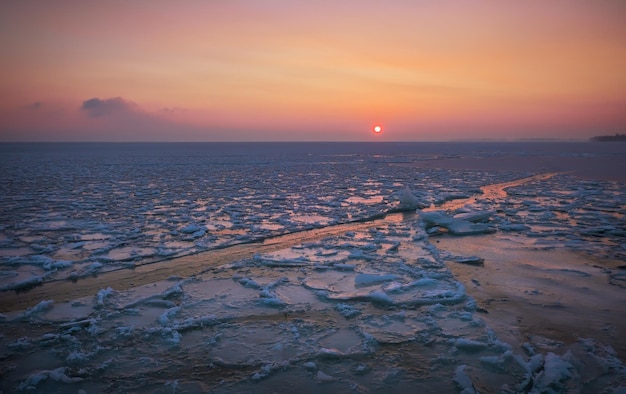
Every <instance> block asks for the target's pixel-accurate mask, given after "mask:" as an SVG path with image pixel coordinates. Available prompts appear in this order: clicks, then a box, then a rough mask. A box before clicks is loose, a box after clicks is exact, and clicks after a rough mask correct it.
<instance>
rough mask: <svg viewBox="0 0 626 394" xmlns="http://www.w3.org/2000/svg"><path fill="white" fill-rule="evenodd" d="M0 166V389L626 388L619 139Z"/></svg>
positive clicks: (211, 148) (78, 158)
mask: <svg viewBox="0 0 626 394" xmlns="http://www.w3.org/2000/svg"><path fill="white" fill-rule="evenodd" d="M0 168H1V169H2V171H1V172H0V289H1V290H2V292H0V312H2V314H0V355H1V357H0V376H2V379H1V383H0V386H1V387H0V390H3V391H4V392H13V391H20V390H24V391H29V390H35V391H45V392H59V393H60V392H86V393H90V392H164V393H166V392H180V393H183V392H208V391H210V392H224V393H239V392H260V393H263V392H267V393H271V392H286V391H295V390H298V391H302V392H383V391H385V392H399V393H400V392H422V391H424V392H461V391H463V392H466V393H471V392H493V391H503V392H538V393H539V392H571V391H582V392H590V393H595V392H623V390H626V369H625V366H624V364H623V360H624V357H626V346H625V340H624V339H623V338H622V333H623V332H624V329H626V323H625V320H626V318H625V317H624V312H625V310H624V306H623V305H626V304H625V303H624V302H625V301H626V290H625V287H626V282H625V281H626V262H625V260H626V237H625V235H626V219H625V213H626V179H624V178H625V177H626V175H625V174H624V173H623V171H620V170H619V169H623V168H626V146H625V145H623V144H619V143H614V144H610V143H609V144H602V143H397V144H396V143H390V144H384V143H383V144H366V143H354V144H349V143H328V144H326V143H315V144H305V143H264V144H253V143H232V144H228V143H223V144H222V143H220V144H5V145H2V146H0ZM616 169H617V170H616ZM397 211H403V212H398V213H395V212H397ZM504 290H506V291H504ZM512 316H515V318H512ZM545 316H551V317H552V320H550V319H545V318H544V317H545ZM581 316H582V317H583V318H581ZM585 316H587V318H584V317H585ZM620 390H622V391H620Z"/></svg>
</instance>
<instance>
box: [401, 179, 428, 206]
mask: <svg viewBox="0 0 626 394" xmlns="http://www.w3.org/2000/svg"><path fill="white" fill-rule="evenodd" d="M425 207H426V204H424V203H422V202H420V201H419V200H418V198H417V197H415V195H414V194H413V192H411V189H409V186H408V185H406V186H404V189H402V192H401V193H400V205H398V210H399V211H413V210H415V209H418V208H425Z"/></svg>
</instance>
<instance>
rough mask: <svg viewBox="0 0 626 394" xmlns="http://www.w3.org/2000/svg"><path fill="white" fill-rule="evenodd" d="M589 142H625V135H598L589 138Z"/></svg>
mask: <svg viewBox="0 0 626 394" xmlns="http://www.w3.org/2000/svg"><path fill="white" fill-rule="evenodd" d="M591 141H601V142H605V141H626V134H615V135H598V136H596V137H593V138H591Z"/></svg>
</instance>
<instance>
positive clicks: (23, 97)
mask: <svg viewBox="0 0 626 394" xmlns="http://www.w3.org/2000/svg"><path fill="white" fill-rule="evenodd" d="M625 20H626V2H624V1H621V0H615V1H609V0H607V1H565V0H562V1H549V2H543V1H524V2H508V1H476V2H474V1H472V2H468V1H445V0H443V1H441V0H439V1H417V0H415V1H409V0H395V1H384V2H383V1H369V0H361V1H334V0H333V1H331V0H321V1H315V2H296V1H279V0H274V1H257V0H241V1H237V0H234V1H233V0H230V1H225V0H224V1H218V0H215V1H160V0H156V1H141V0H136V1H132V2H128V1H106V2H95V1H29V0H26V1H15V2H1V3H0V50H1V51H2V62H0V141H14V140H24V141H32V140H41V141H67V140H74V141H112V140H113V141H115V140H119V141H129V140H131V141H177V140H180V141H213V140H254V141H273V140H290V141H293V140H304V141H310V140H365V141H367V140H415V141H420V140H450V139H485V138H486V139H518V138H541V137H543V138H566V139H587V138H589V137H590V136H593V135H597V134H614V133H618V132H619V133H622V132H626V72H625V71H624V70H626V23H624V21H625ZM375 123H380V124H382V125H383V126H384V132H383V133H382V134H381V135H374V134H373V133H372V132H371V128H372V125H373V124H375Z"/></svg>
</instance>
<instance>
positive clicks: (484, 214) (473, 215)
mask: <svg viewBox="0 0 626 394" xmlns="http://www.w3.org/2000/svg"><path fill="white" fill-rule="evenodd" d="M495 214H496V211H493V210H488V211H470V212H463V213H457V214H456V215H454V216H453V218H454V219H460V220H467V221H468V222H482V221H485V220H487V219H489V218H490V217H491V216H493V215H495Z"/></svg>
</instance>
